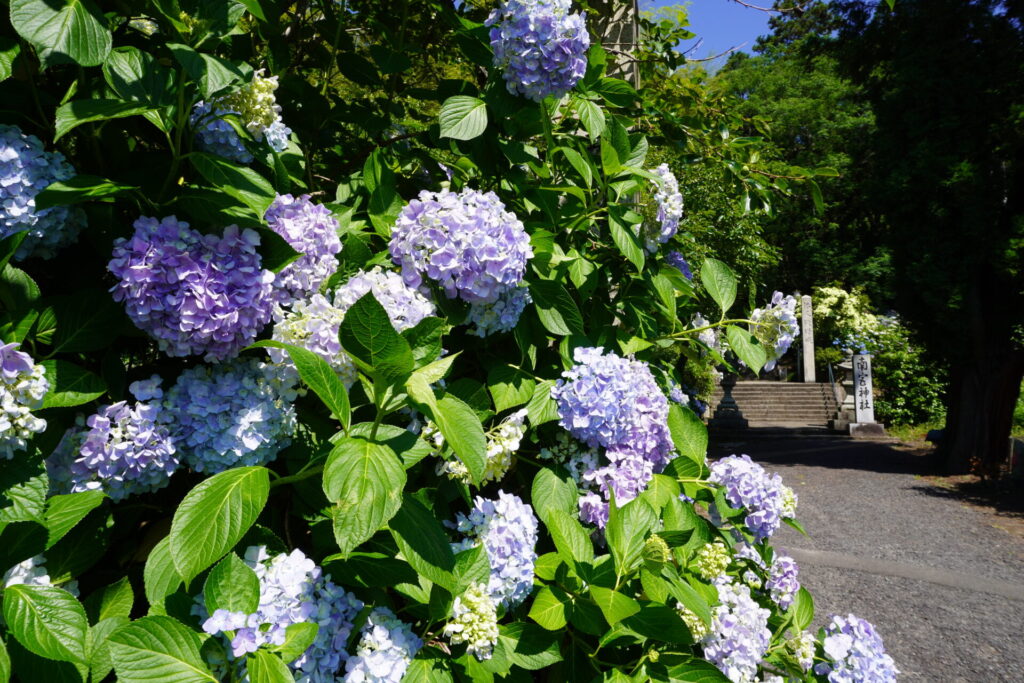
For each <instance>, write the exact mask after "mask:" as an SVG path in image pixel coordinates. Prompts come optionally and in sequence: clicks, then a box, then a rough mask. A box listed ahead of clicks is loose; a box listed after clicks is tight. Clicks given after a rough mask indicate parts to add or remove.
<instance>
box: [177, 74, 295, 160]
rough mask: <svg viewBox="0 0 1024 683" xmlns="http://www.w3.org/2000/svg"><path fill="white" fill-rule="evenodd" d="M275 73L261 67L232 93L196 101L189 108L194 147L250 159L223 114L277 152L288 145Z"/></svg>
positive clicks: (229, 156) (289, 130)
mask: <svg viewBox="0 0 1024 683" xmlns="http://www.w3.org/2000/svg"><path fill="white" fill-rule="evenodd" d="M275 90H277V76H264V75H263V69H260V70H258V71H256V72H255V73H253V75H252V79H251V80H250V81H249V82H248V83H246V84H245V85H243V86H242V87H240V88H238V89H237V90H235V91H234V92H231V93H228V94H226V95H222V96H220V97H217V98H216V99H215V100H214V101H212V102H199V103H198V104H196V106H195V107H194V108H193V110H192V115H191V117H190V123H191V125H192V127H193V129H194V130H195V131H196V146H197V147H199V148H200V149H202V150H204V151H207V152H211V153H213V154H217V155H220V156H223V157H224V158H226V159H229V160H231V161H235V162H237V163H240V164H247V163H249V162H250V161H252V159H253V157H252V154H250V153H249V151H248V150H246V148H245V145H244V144H243V143H242V140H241V138H240V137H239V135H238V133H237V132H236V131H235V129H234V128H233V127H232V126H231V124H229V123H228V122H227V121H225V120H224V119H223V117H224V116H225V115H227V114H234V115H236V116H237V117H238V119H239V121H240V123H241V125H242V126H244V127H245V129H246V130H248V131H249V133H250V134H251V135H252V136H253V137H254V138H255V139H256V140H257V141H259V142H266V143H267V145H268V146H269V147H270V148H271V149H273V150H274V151H276V152H283V151H284V150H285V149H287V148H288V136H289V135H291V133H292V131H291V129H290V128H288V126H286V125H285V124H284V122H283V121H282V120H281V107H280V105H278V104H277V98H276V97H275V96H274V91H275Z"/></svg>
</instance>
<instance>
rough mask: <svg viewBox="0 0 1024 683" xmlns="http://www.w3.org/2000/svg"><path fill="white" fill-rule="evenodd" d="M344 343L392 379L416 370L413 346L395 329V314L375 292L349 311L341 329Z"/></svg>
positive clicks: (376, 371) (405, 375)
mask: <svg viewBox="0 0 1024 683" xmlns="http://www.w3.org/2000/svg"><path fill="white" fill-rule="evenodd" d="M338 337H339V338H340V339H341V345H342V347H344V349H345V351H347V352H348V353H349V354H350V355H352V356H353V357H354V358H356V359H358V360H360V361H362V362H363V363H365V364H366V365H368V366H369V367H370V368H372V369H373V372H374V373H375V374H377V373H379V374H380V375H381V376H382V377H383V378H384V379H386V380H387V381H389V382H397V381H401V380H404V379H405V378H406V377H407V376H408V375H409V373H410V372H412V366H413V359H412V349H411V348H410V347H409V342H407V341H406V340H405V339H404V338H403V337H402V335H400V334H398V332H397V331H395V327H394V325H392V323H391V318H390V317H389V316H388V313H387V311H386V310H384V307H383V306H381V305H380V303H378V301H377V300H376V299H375V298H374V297H373V293H372V292H368V293H367V294H365V295H363V297H362V298H360V299H359V300H358V301H356V302H355V303H354V304H352V306H351V308H349V309H348V311H346V312H345V318H344V319H343V320H342V321H341V327H340V329H339V331H338Z"/></svg>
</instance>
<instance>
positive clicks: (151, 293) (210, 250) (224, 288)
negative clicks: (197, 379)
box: [107, 216, 274, 361]
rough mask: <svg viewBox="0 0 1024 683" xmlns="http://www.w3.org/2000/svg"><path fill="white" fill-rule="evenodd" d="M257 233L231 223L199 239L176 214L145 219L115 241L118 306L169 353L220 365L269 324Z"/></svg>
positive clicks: (267, 276) (268, 279)
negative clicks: (215, 362) (128, 234)
mask: <svg viewBox="0 0 1024 683" xmlns="http://www.w3.org/2000/svg"><path fill="white" fill-rule="evenodd" d="M259 243H260V236H259V234H258V233H257V232H256V231H255V230H248V229H247V230H239V229H238V227H237V226H234V225H229V226H228V227H227V228H225V229H224V234H223V235H222V236H218V235H203V234H200V233H199V232H197V231H195V230H193V229H191V228H189V227H188V223H184V222H181V221H179V220H178V219H177V218H175V217H174V216H169V217H167V218H164V219H162V220H157V219H156V218H146V217H142V218H140V219H138V220H137V221H135V234H134V235H133V236H132V237H131V238H129V239H125V238H120V239H117V240H115V241H114V252H113V254H112V258H111V259H110V263H109V264H107V268H108V270H110V272H111V273H113V274H114V276H115V277H117V278H118V279H119V280H120V282H118V283H117V284H116V285H115V286H114V287H113V288H112V290H111V291H112V292H113V296H114V300H115V301H123V302H124V304H125V310H126V311H127V313H128V317H129V318H131V319H132V322H134V323H135V324H136V325H137V326H138V327H139V329H141V330H144V331H145V332H147V333H149V335H150V336H151V337H153V338H154V339H155V340H156V342H157V344H158V345H159V346H160V349H161V350H162V351H163V352H165V353H166V354H167V355H169V356H189V355H203V356H204V358H205V359H206V360H208V361H215V360H224V359H227V358H232V357H234V356H236V355H237V354H238V352H239V351H240V350H241V349H242V347H244V346H246V345H247V344H250V343H252V341H253V340H254V339H256V335H257V334H258V333H259V332H260V331H261V330H262V329H263V328H264V326H266V324H267V323H268V322H270V317H271V312H272V310H273V300H272V296H271V292H272V287H271V283H272V282H273V281H274V274H273V273H271V272H270V271H269V270H265V269H264V268H263V267H262V259H261V257H260V254H259V252H257V251H256V247H257V246H258V245H259Z"/></svg>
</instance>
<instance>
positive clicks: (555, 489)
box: [530, 467, 577, 519]
mask: <svg viewBox="0 0 1024 683" xmlns="http://www.w3.org/2000/svg"><path fill="white" fill-rule="evenodd" d="M576 498H577V493H576V485H575V483H573V482H572V481H570V480H569V479H568V477H564V476H559V475H557V474H556V473H555V472H554V470H552V469H550V468H548V467H542V468H540V469H539V470H537V474H535V475H534V477H533V486H532V488H531V489H530V499H531V500H532V501H533V509H534V510H535V511H536V513H537V516H538V517H540V518H541V519H547V517H548V515H549V514H550V513H552V512H563V513H565V514H567V515H574V514H576Z"/></svg>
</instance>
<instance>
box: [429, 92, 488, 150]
mask: <svg viewBox="0 0 1024 683" xmlns="http://www.w3.org/2000/svg"><path fill="white" fill-rule="evenodd" d="M438 121H439V123H440V124H441V137H443V138H453V139H455V140H472V139H473V138H475V137H477V136H478V135H480V134H481V133H483V132H484V129H485V128H487V105H486V104H485V103H484V101H483V100H481V99H477V98H476V97H469V96H467V95H455V96H453V97H449V98H448V99H447V100H445V101H444V104H442V105H441V114H440V116H439V117H438Z"/></svg>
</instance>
